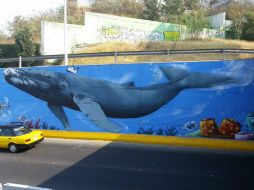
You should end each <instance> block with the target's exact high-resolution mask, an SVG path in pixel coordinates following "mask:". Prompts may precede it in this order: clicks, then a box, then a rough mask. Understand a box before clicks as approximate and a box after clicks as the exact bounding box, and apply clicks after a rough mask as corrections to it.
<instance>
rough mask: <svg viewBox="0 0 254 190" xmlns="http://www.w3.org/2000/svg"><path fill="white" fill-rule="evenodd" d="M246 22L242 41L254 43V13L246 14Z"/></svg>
mask: <svg viewBox="0 0 254 190" xmlns="http://www.w3.org/2000/svg"><path fill="white" fill-rule="evenodd" d="M245 19H246V22H245V23H244V24H243V28H242V39H243V40H250V41H254V13H253V12H248V13H246V14H245Z"/></svg>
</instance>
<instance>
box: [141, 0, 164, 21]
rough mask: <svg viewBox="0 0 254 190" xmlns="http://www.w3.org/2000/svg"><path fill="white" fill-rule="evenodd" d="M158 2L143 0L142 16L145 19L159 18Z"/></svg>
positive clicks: (155, 0) (156, 0)
mask: <svg viewBox="0 0 254 190" xmlns="http://www.w3.org/2000/svg"><path fill="white" fill-rule="evenodd" d="M160 6H161V4H160V2H159V1H158V0H144V8H143V14H142V15H143V16H142V18H144V19H147V20H155V21H156V20H159V19H160Z"/></svg>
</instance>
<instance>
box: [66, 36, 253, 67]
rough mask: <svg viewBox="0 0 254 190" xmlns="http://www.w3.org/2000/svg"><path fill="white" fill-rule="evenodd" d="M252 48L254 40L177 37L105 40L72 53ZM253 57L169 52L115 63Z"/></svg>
mask: <svg viewBox="0 0 254 190" xmlns="http://www.w3.org/2000/svg"><path fill="white" fill-rule="evenodd" d="M218 48H219V49H222V48H231V49H254V42H247V41H240V40H222V39H208V40H198V41H197V40H196V41H189V40H188V41H179V42H176V43H172V42H171V43H169V42H168V43H166V42H141V43H123V42H108V43H100V44H95V45H89V46H86V47H85V48H83V49H79V50H77V51H74V52H73V53H92V52H112V51H142V50H151V51H153V50H167V49H170V50H192V49H218ZM248 58H254V54H226V55H224V56H223V55H222V54H192V55H170V56H167V55H165V56H124V57H118V58H117V62H118V63H135V62H164V61H198V60H218V59H248ZM114 61H115V59H114V57H102V58H79V59H70V64H104V63H105V64H106V63H114Z"/></svg>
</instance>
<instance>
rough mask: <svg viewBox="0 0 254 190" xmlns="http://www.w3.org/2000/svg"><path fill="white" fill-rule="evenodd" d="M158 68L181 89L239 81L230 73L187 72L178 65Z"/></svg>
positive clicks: (207, 86) (208, 86)
mask: <svg viewBox="0 0 254 190" xmlns="http://www.w3.org/2000/svg"><path fill="white" fill-rule="evenodd" d="M160 69H161V71H162V72H163V73H164V74H165V76H166V77H167V79H169V80H170V82H171V83H175V84H177V86H178V87H180V88H182V89H186V88H210V87H214V86H221V85H225V84H233V83H239V82H240V81H239V80H238V79H237V78H235V77H233V76H231V75H223V74H219V73H200V72H189V71H187V70H184V69H181V68H179V67H160Z"/></svg>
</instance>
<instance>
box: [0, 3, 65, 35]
mask: <svg viewBox="0 0 254 190" xmlns="http://www.w3.org/2000/svg"><path fill="white" fill-rule="evenodd" d="M63 4H64V0H0V30H2V31H3V32H5V33H6V32H7V30H6V27H7V23H8V22H11V21H13V19H14V17H15V16H17V15H22V16H29V15H33V14H35V13H36V12H40V11H44V10H48V9H53V8H56V7H59V6H63Z"/></svg>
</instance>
